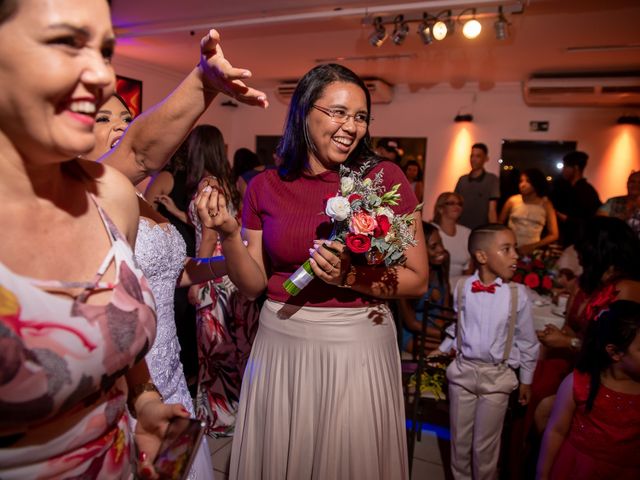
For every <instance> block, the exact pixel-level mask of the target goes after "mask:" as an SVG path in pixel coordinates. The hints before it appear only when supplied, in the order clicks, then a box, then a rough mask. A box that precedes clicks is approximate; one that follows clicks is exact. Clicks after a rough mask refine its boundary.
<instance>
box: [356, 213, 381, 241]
mask: <svg viewBox="0 0 640 480" xmlns="http://www.w3.org/2000/svg"><path fill="white" fill-rule="evenodd" d="M377 226H378V223H377V222H376V219H375V218H373V217H372V216H371V215H369V214H368V213H365V212H356V213H354V214H353V215H351V225H350V226H349V230H350V231H351V233H355V234H356V235H370V234H371V233H373V231H374V230H375V228H376V227H377Z"/></svg>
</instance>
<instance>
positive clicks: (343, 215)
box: [324, 197, 351, 222]
mask: <svg viewBox="0 0 640 480" xmlns="http://www.w3.org/2000/svg"><path fill="white" fill-rule="evenodd" d="M324 213H326V214H327V215H329V216H330V217H331V218H333V219H334V220H335V221H337V222H342V221H343V220H346V219H347V217H348V216H349V214H350V213H351V205H350V204H349V200H347V199H346V198H345V197H331V198H330V199H329V200H327V207H326V208H325V209H324Z"/></svg>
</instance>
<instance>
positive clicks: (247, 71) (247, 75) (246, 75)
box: [242, 70, 251, 78]
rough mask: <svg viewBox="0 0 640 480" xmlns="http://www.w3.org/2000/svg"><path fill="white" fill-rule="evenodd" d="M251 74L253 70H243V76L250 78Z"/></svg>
mask: <svg viewBox="0 0 640 480" xmlns="http://www.w3.org/2000/svg"><path fill="white" fill-rule="evenodd" d="M250 76H251V72H250V71H249V70H245V71H244V72H242V77H243V78H249V77H250Z"/></svg>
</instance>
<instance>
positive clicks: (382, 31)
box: [369, 17, 387, 47]
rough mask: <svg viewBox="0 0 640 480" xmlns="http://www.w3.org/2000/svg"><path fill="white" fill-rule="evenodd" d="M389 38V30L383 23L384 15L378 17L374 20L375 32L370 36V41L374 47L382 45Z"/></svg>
mask: <svg viewBox="0 0 640 480" xmlns="http://www.w3.org/2000/svg"><path fill="white" fill-rule="evenodd" d="M386 39H387V30H386V28H384V25H383V24H382V17H376V19H375V20H374V22H373V33H372V34H371V36H370V37H369V43H370V44H371V45H373V46H374V47H380V46H382V44H383V43H384V41H385V40H386Z"/></svg>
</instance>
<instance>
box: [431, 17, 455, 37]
mask: <svg viewBox="0 0 640 480" xmlns="http://www.w3.org/2000/svg"><path fill="white" fill-rule="evenodd" d="M436 19H437V20H436V22H435V23H434V24H433V29H432V30H433V38H435V39H436V40H444V39H445V37H446V36H447V34H449V33H453V25H454V23H453V21H452V19H451V10H446V11H444V12H440V13H439V14H438V15H436Z"/></svg>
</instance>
